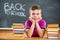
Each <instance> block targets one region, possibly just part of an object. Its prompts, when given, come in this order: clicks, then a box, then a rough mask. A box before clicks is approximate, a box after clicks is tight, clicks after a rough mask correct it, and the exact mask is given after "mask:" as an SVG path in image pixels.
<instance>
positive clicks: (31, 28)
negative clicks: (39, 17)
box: [26, 22, 35, 37]
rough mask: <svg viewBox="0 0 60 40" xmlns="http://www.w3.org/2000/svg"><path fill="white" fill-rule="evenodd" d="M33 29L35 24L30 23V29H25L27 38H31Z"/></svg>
mask: <svg viewBox="0 0 60 40" xmlns="http://www.w3.org/2000/svg"><path fill="white" fill-rule="evenodd" d="M34 27H35V22H33V23H32V25H31V27H30V29H26V34H27V36H28V37H31V36H32V34H33V30H34Z"/></svg>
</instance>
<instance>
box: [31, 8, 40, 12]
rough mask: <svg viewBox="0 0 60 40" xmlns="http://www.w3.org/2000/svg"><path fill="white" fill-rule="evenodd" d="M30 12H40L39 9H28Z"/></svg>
mask: <svg viewBox="0 0 60 40" xmlns="http://www.w3.org/2000/svg"><path fill="white" fill-rule="evenodd" d="M30 12H33V13H39V12H41V10H37V9H36V10H30Z"/></svg>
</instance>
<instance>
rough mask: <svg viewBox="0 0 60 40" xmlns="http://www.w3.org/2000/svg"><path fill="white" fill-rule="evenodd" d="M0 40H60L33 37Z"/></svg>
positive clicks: (1, 39)
mask: <svg viewBox="0 0 60 40" xmlns="http://www.w3.org/2000/svg"><path fill="white" fill-rule="evenodd" d="M0 40H59V39H58V38H56V39H55V38H54V39H47V38H39V37H32V38H20V37H9V36H8V37H1V38H0Z"/></svg>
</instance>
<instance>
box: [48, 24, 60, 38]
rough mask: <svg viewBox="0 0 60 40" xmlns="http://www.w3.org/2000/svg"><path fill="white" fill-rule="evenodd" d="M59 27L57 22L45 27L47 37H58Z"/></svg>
mask: <svg viewBox="0 0 60 40" xmlns="http://www.w3.org/2000/svg"><path fill="white" fill-rule="evenodd" d="M58 31H59V28H58V25H57V24H50V25H48V28H47V36H48V38H58V37H59V33H58Z"/></svg>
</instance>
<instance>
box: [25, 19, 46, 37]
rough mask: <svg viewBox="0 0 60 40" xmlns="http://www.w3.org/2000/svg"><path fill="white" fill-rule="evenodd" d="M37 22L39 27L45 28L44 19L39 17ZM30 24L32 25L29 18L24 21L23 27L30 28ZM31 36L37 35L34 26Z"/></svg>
mask: <svg viewBox="0 0 60 40" xmlns="http://www.w3.org/2000/svg"><path fill="white" fill-rule="evenodd" d="M38 24H39V26H40V27H41V29H45V28H46V21H45V20H43V19H41V20H40V21H39V22H38ZM31 25H32V22H31V20H27V21H26V22H25V28H26V29H30V27H31ZM32 37H39V35H38V31H37V28H36V27H35V28H34V31H33V34H32Z"/></svg>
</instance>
